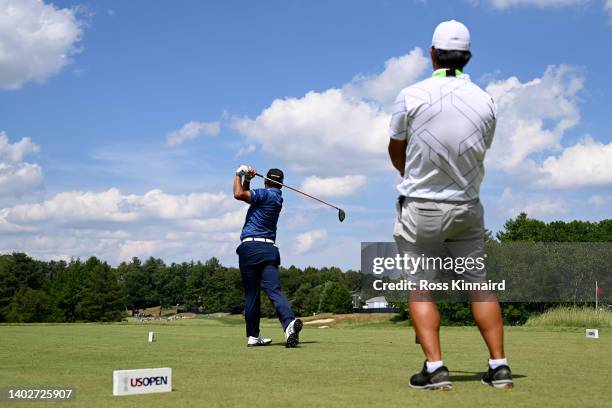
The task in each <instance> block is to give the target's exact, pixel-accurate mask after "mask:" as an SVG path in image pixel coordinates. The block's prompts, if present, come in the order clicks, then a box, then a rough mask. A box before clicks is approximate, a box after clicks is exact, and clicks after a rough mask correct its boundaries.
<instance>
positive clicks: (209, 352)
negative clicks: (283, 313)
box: [0, 317, 612, 407]
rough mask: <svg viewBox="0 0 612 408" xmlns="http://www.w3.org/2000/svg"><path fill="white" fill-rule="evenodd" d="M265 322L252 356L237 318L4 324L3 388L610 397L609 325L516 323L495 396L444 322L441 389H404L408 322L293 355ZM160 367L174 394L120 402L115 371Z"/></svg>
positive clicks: (82, 392)
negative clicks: (507, 368) (594, 335)
mask: <svg viewBox="0 0 612 408" xmlns="http://www.w3.org/2000/svg"><path fill="white" fill-rule="evenodd" d="M262 323H263V324H262V327H263V330H262V333H263V334H266V335H268V336H271V337H272V338H273V339H274V341H275V343H274V344H273V345H271V346H268V347H260V348H254V349H253V348H252V349H247V347H246V344H245V343H246V341H245V338H244V327H243V325H242V324H241V322H240V321H239V319H238V318H237V317H225V318H221V319H193V320H189V321H176V322H163V323H157V324H156V323H147V324H136V323H129V324H57V325H44V324H33V325H2V326H0V388H7V387H20V388H25V387H41V386H46V387H67V386H72V387H75V388H76V390H77V391H76V400H75V401H73V402H68V403H64V404H55V403H54V404H52V405H53V406H62V405H65V406H69V407H81V406H82V407H109V406H113V407H115V406H118V407H121V406H126V407H140V406H142V407H150V406H155V407H187V406H202V407H237V406H249V407H264V406H265V407H276V406H284V407H293V406H296V407H297V406H325V407H348V406H351V407H360V406H400V405H402V406H408V405H411V406H423V407H437V406H453V407H463V406H466V407H468V406H470V407H471V406H495V407H533V406H538V405H539V406H544V405H546V406H554V407H576V406H588V407H598V406H602V407H603V406H609V405H608V404H609V401H610V399H612V393H611V391H610V390H611V387H610V385H609V375H610V373H611V372H612V359H611V358H610V356H611V355H612V337H611V336H610V331H609V330H604V331H603V332H600V335H601V338H600V339H598V340H593V339H586V338H585V336H584V330H578V329H564V330H551V329H543V328H524V327H510V328H507V331H506V340H507V354H508V356H509V359H510V363H511V366H512V369H513V371H514V373H515V377H516V380H515V384H516V387H515V388H514V389H513V390H495V389H492V388H490V387H487V386H483V385H481V384H480V382H479V373H480V372H481V371H482V370H483V369H484V368H485V365H486V358H487V353H486V351H485V347H484V345H483V343H482V341H481V339H480V336H479V334H478V331H477V329H476V328H473V327H445V328H443V329H442V341H443V348H444V353H445V356H444V361H445V363H446V365H448V366H449V368H450V370H451V375H452V376H453V380H454V389H453V390H452V391H450V392H432V391H419V390H412V389H410V388H408V386H407V384H408V378H409V376H410V374H412V373H413V372H414V371H416V370H418V369H420V367H421V365H422V361H423V357H422V354H421V352H420V349H419V346H418V345H415V344H414V332H413V331H412V329H411V328H410V327H407V325H406V324H404V323H402V324H392V323H379V324H367V325H363V326H360V325H352V326H338V327H330V328H326V329H319V328H315V327H311V326H306V327H305V329H304V331H303V333H302V336H301V339H302V346H301V347H300V348H299V349H285V347H284V345H283V344H282V342H281V341H282V339H283V335H282V332H281V331H280V329H279V328H278V325H277V323H276V322H275V321H272V320H266V321H263V322H262ZM148 331H155V332H157V334H158V341H157V342H156V343H148V342H147V333H148ZM151 367H172V369H173V388H174V391H173V392H172V393H167V394H152V395H140V396H128V397H114V396H113V395H112V371H113V370H117V369H130V368H151ZM0 405H1V406H9V405H8V404H7V403H0ZM41 405H43V404H41V403H39V404H30V403H19V404H18V405H16V406H19V407H26V406H41ZM44 405H47V406H48V405H49V404H48V403H47V404H44Z"/></svg>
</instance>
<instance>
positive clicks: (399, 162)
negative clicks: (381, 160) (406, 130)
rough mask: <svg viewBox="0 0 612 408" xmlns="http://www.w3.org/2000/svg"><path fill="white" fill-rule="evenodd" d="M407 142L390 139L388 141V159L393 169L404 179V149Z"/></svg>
mask: <svg viewBox="0 0 612 408" xmlns="http://www.w3.org/2000/svg"><path fill="white" fill-rule="evenodd" d="M407 146H408V142H407V141H406V140H398V139H390V140H389V157H390V158H391V163H392V164H393V167H395V168H396V169H397V171H399V172H400V174H401V176H402V177H404V169H405V168H406V147H407Z"/></svg>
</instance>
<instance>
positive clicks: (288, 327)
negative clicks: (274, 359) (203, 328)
mask: <svg viewBox="0 0 612 408" xmlns="http://www.w3.org/2000/svg"><path fill="white" fill-rule="evenodd" d="M256 174H257V170H255V169H254V168H251V167H248V166H244V165H243V166H240V167H238V169H237V170H236V177H235V178H234V198H235V199H236V200H240V201H244V202H245V203H249V204H250V207H249V210H248V212H247V215H246V220H245V222H244V227H242V234H240V240H241V241H242V242H241V244H240V246H239V247H238V248H237V249H236V253H237V254H238V262H239V266H240V274H241V276H242V284H243V285H244V294H245V299H244V317H245V320H246V335H247V337H248V340H247V346H248V347H255V346H267V345H268V344H270V343H272V340H271V339H267V338H264V337H263V336H261V333H260V332H259V319H260V316H261V311H260V290H261V289H263V290H264V291H265V292H266V295H267V296H268V298H269V299H270V301H271V302H272V305H274V309H276V315H277V316H278V319H279V320H280V323H281V326H282V327H283V331H284V332H285V346H286V347H296V346H297V345H298V343H299V342H300V337H299V334H300V330H302V321H301V320H300V319H296V318H295V316H294V315H293V312H292V311H291V306H289V302H288V301H287V298H286V297H285V295H283V293H282V292H281V288H280V278H279V275H278V266H279V265H280V254H279V252H278V248H277V247H276V246H275V245H274V241H275V240H276V224H277V222H278V216H279V215H280V212H281V209H282V207H283V197H282V192H281V187H282V186H281V185H279V184H278V183H275V182H276V181H277V182H279V183H282V182H283V172H282V171H281V170H279V169H270V170H269V171H268V174H267V175H266V178H265V182H264V187H265V188H257V189H254V190H251V189H250V181H251V179H252V178H253V177H255V175H256ZM243 177H244V179H243Z"/></svg>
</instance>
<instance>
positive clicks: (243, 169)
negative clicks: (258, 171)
mask: <svg viewBox="0 0 612 408" xmlns="http://www.w3.org/2000/svg"><path fill="white" fill-rule="evenodd" d="M250 169H251V168H250V167H249V166H245V165H244V164H243V165H241V166H240V167H238V168H237V169H236V175H237V176H240V177H242V176H244V175H245V174H247V173H248V172H249V170H250Z"/></svg>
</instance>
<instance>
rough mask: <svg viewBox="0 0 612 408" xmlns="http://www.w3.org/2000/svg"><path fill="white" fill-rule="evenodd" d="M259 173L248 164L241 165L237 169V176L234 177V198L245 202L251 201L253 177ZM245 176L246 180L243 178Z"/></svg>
mask: <svg viewBox="0 0 612 408" xmlns="http://www.w3.org/2000/svg"><path fill="white" fill-rule="evenodd" d="M255 173H257V170H256V169H253V168H251V167H248V166H244V165H242V166H240V167H238V169H236V176H235V177H234V198H235V199H236V200H240V201H244V202H245V203H249V204H250V203H251V192H250V191H249V190H250V189H251V186H250V185H251V179H252V178H253V177H255ZM242 176H244V180H243V179H242Z"/></svg>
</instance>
